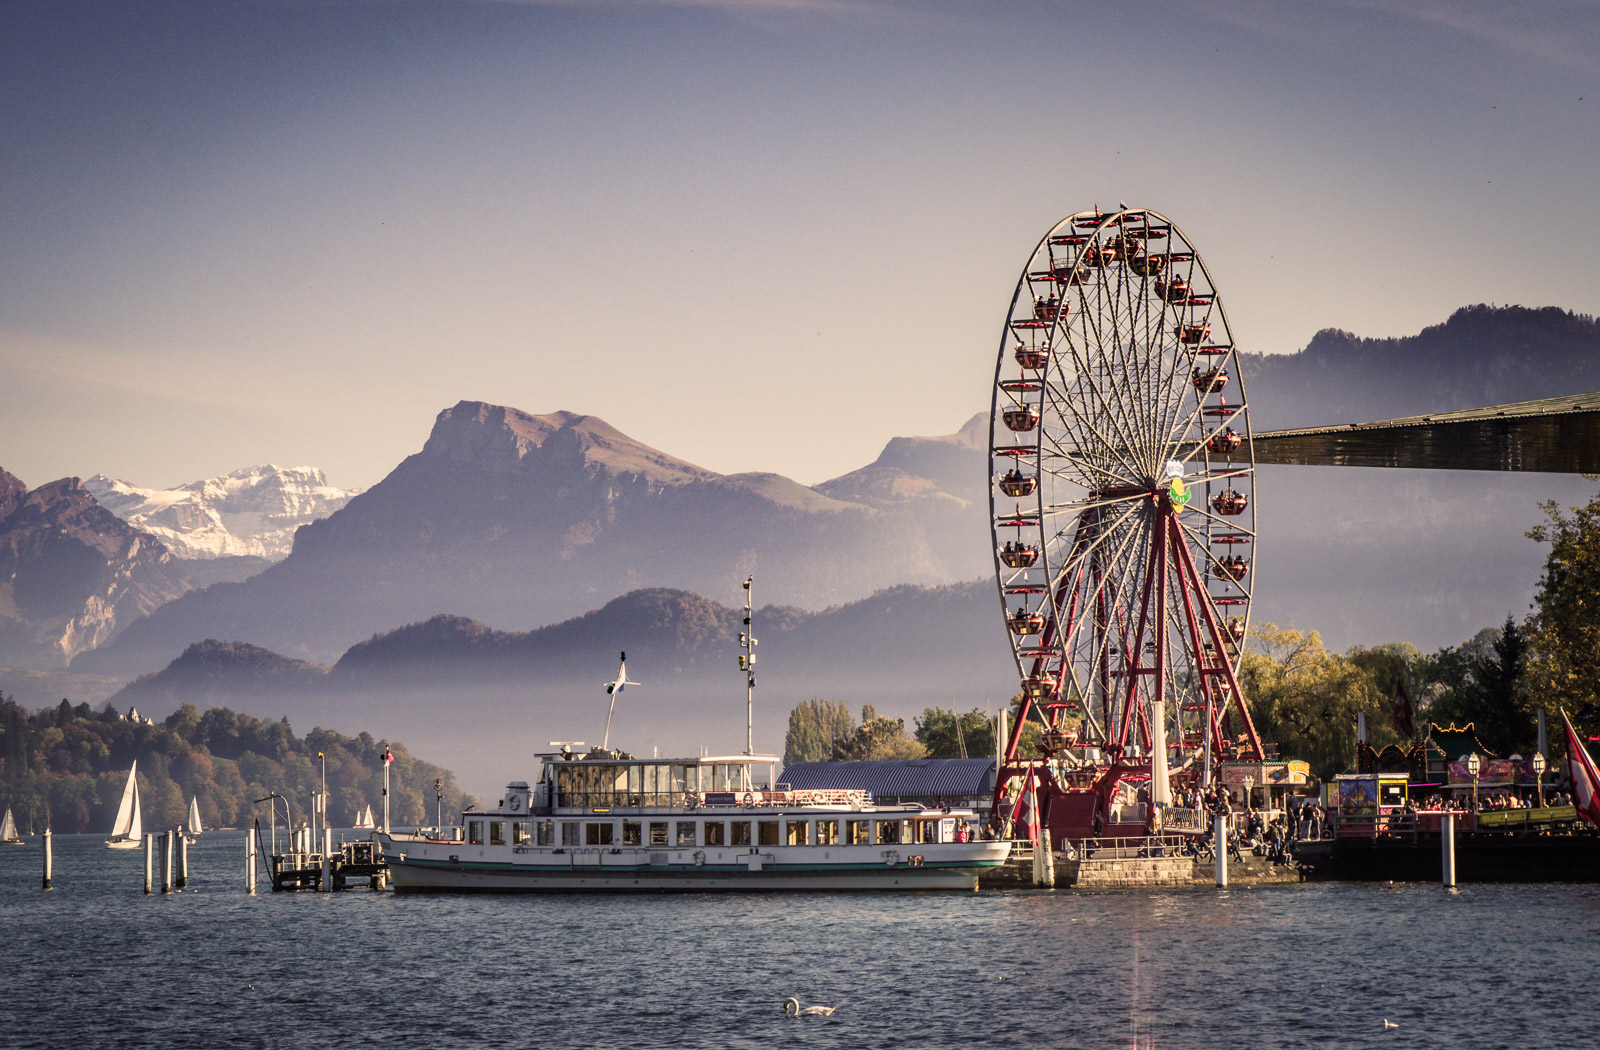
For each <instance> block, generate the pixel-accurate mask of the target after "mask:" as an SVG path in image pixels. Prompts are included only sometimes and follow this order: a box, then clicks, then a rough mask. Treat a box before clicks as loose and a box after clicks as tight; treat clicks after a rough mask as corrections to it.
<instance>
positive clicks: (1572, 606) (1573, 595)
mask: <svg viewBox="0 0 1600 1050" xmlns="http://www.w3.org/2000/svg"><path fill="white" fill-rule="evenodd" d="M1539 506H1540V509H1541V510H1543V511H1544V513H1545V516H1546V517H1547V518H1548V519H1549V520H1548V521H1546V522H1544V523H1543V524H1540V525H1536V526H1534V527H1533V528H1532V529H1530V530H1528V538H1529V539H1532V540H1536V541H1538V542H1540V543H1548V544H1550V552H1549V554H1548V555H1546V557H1545V563H1544V574H1543V575H1542V576H1541V577H1540V578H1539V588H1538V591H1537V592H1536V594H1535V595H1534V613H1533V615H1532V616H1531V617H1529V621H1528V639H1527V641H1528V647H1529V650H1530V651H1529V653H1528V656H1527V661H1526V672H1525V675H1526V685H1527V693H1528V695H1529V696H1530V697H1531V698H1532V701H1533V703H1536V704H1539V705H1541V706H1546V705H1547V706H1554V707H1560V708H1563V709H1565V710H1566V711H1567V712H1568V714H1570V715H1571V716H1572V719H1573V721H1574V722H1575V723H1578V724H1579V725H1580V727H1581V728H1582V729H1583V730H1585V731H1586V732H1589V733H1593V732H1595V731H1596V730H1600V493H1597V494H1596V495H1595V496H1594V497H1593V498H1591V499H1590V500H1589V502H1588V503H1587V504H1585V505H1584V506H1582V507H1572V508H1569V509H1570V510H1571V512H1572V513H1571V516H1570V517H1569V516H1568V515H1567V514H1566V513H1564V512H1563V511H1562V510H1561V508H1560V507H1559V506H1558V505H1557V504H1556V503H1555V502H1554V501H1553V500H1552V501H1547V502H1544V503H1541V504H1540V505H1539Z"/></svg>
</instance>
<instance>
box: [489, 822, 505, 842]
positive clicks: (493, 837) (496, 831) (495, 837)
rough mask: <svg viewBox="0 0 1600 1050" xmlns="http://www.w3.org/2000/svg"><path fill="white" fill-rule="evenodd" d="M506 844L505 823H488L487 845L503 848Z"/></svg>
mask: <svg viewBox="0 0 1600 1050" xmlns="http://www.w3.org/2000/svg"><path fill="white" fill-rule="evenodd" d="M505 844H506V822H505V821H503V820H491V821H490V822H489V845H491V846H504V845H505Z"/></svg>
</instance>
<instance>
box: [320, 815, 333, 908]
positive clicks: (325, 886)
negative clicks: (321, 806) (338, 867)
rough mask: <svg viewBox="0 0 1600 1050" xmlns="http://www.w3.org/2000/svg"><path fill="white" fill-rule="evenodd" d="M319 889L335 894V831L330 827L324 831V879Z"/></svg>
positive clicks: (321, 880)
mask: <svg viewBox="0 0 1600 1050" xmlns="http://www.w3.org/2000/svg"><path fill="white" fill-rule="evenodd" d="M317 889H319V890H321V891H322V892H323V893H332V892H333V830H332V829H331V828H328V827H324V828H323V829H322V878H321V879H320V880H319V881H318V883H317Z"/></svg>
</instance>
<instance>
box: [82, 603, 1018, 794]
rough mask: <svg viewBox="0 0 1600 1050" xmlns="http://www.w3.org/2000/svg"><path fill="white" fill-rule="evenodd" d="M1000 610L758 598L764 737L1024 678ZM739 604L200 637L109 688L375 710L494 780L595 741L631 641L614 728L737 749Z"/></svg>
mask: <svg viewBox="0 0 1600 1050" xmlns="http://www.w3.org/2000/svg"><path fill="white" fill-rule="evenodd" d="M998 609H999V600H998V598H997V596H996V594H995V590H994V586H993V584H991V583H989V582H988V581H979V582H975V583H967V584H960V585H946V586H943V587H913V586H900V587H892V588H888V589H886V590H884V591H881V592H879V593H877V594H874V595H872V596H870V597H868V598H866V599H863V600H861V601H857V602H851V603H848V604H845V605H841V606H836V607H833V608H830V609H826V610H824V611H821V612H807V611H805V610H802V609H796V608H793V607H787V606H766V607H763V608H760V609H758V610H757V611H756V613H755V615H754V621H755V622H754V624H753V630H754V633H755V634H756V637H757V639H758V642H759V644H758V645H757V647H756V655H757V662H756V673H757V689H756V700H755V716H754V717H755V724H756V741H757V746H758V749H759V748H760V747H763V746H772V742H773V741H775V740H778V739H781V737H782V733H783V727H784V725H785V724H786V723H787V719H788V712H789V710H790V708H792V707H793V706H794V705H795V704H796V703H798V702H799V701H801V700H805V699H808V698H810V697H812V696H827V697H830V698H834V699H838V700H841V701H843V702H845V703H847V704H849V705H850V706H851V707H852V708H855V707H859V706H861V705H862V704H868V703H870V704H874V705H876V706H877V707H879V708H880V709H889V708H892V709H896V710H908V711H910V712H912V713H915V712H916V711H920V710H921V709H922V708H923V707H927V706H933V705H935V704H938V705H941V706H946V707H948V706H950V705H951V703H952V702H953V701H954V700H956V699H957V698H959V699H960V700H962V701H968V703H967V706H968V707H970V706H971V705H972V704H979V705H980V706H981V704H982V703H983V702H984V701H985V700H987V701H988V702H990V703H992V704H995V705H998V704H1000V703H1003V702H1005V701H1006V700H1007V699H1008V698H1009V697H1010V694H1011V691H1012V690H1011V682H1012V677H1013V672H1012V671H1011V669H1010V665H1011V654H1010V649H1009V647H1008V646H1007V644H1006V641H1005V634H1004V632H1003V631H1002V630H998V629H991V630H974V629H973V625H974V624H984V625H988V626H990V627H994V625H995V624H996V623H998V620H997V617H998V615H999V613H998ZM743 617H744V611H743V608H742V607H740V608H732V607H729V606H725V605H722V604H720V603H718V602H715V601H712V600H710V599H707V598H705V597H703V596H701V595H698V594H694V593H691V592H688V591H683V590H679V589H668V588H648V589H642V590H638V591H632V592H629V593H628V594H625V595H623V596H621V597H619V598H616V599H613V600H612V601H610V602H607V603H606V604H605V605H604V606H602V607H601V608H599V609H596V610H594V611H592V612H589V613H585V614H584V615H582V616H578V617H574V618H572V619H569V620H565V621H563V622H560V623H556V624H552V625H550V626H546V627H541V628H537V629H535V630H532V631H521V632H519V631H500V630H495V629H493V628H491V627H488V626H486V625H484V624H482V623H480V622H478V621H476V620H471V619H468V618H466V617H461V616H452V615H439V616H434V617H430V618H429V619H427V620H424V621H420V622H417V623H413V624H410V625H407V626H405V627H401V628H398V629H396V630H392V631H387V632H384V633H382V634H379V635H375V636H373V637H371V638H369V639H367V640H365V641H363V642H360V643H358V644H356V645H354V646H351V647H350V648H349V649H348V650H347V651H346V652H344V653H343V654H342V655H341V656H340V657H339V659H338V660H337V661H336V662H334V663H333V664H331V665H328V664H320V665H319V664H313V663H309V662H306V661H301V660H295V659H291V658H287V657H284V656H281V655H279V654H277V653H273V652H270V651H268V650H266V649H263V648H261V647H258V646H253V645H247V644H242V643H236V642H221V641H205V642H200V643H196V644H194V645H191V646H189V647H188V648H187V649H186V650H185V651H184V652H183V653H182V654H180V655H179V656H178V658H177V659H175V660H174V661H172V663H170V664H169V665H167V666H166V667H165V668H163V669H162V670H161V671H159V672H156V673H153V674H148V675H144V676H142V677H140V678H139V679H137V680H136V681H134V682H132V683H130V684H129V685H128V686H127V687H125V688H124V689H123V690H121V691H120V692H119V693H117V694H116V695H114V696H112V697H111V703H113V704H114V705H116V706H117V707H118V708H119V709H122V710H125V709H126V708H127V707H128V706H130V705H131V706H137V707H138V708H139V709H140V710H145V711H164V710H169V709H172V708H174V707H176V706H177V705H178V704H179V703H183V702H191V703H198V704H200V705H202V706H205V705H210V704H220V705H225V706H230V707H235V708H242V709H245V710H257V709H268V708H270V710H272V711H274V712H276V713H278V714H279V715H286V716H288V718H289V719H290V721H291V722H293V723H296V724H299V723H305V724H317V725H323V726H328V727H331V728H340V727H342V726H345V725H350V726H354V725H357V724H365V722H366V721H370V720H375V721H372V722H371V724H375V725H379V724H381V725H383V726H384V727H385V732H387V733H389V734H391V735H393V736H395V737H396V738H398V739H402V740H407V741H411V740H426V741H427V742H428V747H429V750H430V753H433V754H436V755H437V756H438V757H439V758H440V759H442V760H443V761H444V763H445V764H446V765H447V766H449V767H450V768H452V769H455V770H458V771H470V772H469V776H470V778H471V779H470V784H471V789H472V790H474V791H481V792H484V793H489V792H491V791H492V790H493V789H495V788H497V787H499V786H500V785H501V784H503V783H505V781H506V780H509V779H512V778H516V777H525V776H526V775H527V773H528V770H527V766H526V755H527V754H528V753H529V751H530V749H532V748H542V747H545V746H546V745H547V744H548V743H549V741H551V740H584V741H587V742H589V743H598V742H599V736H600V733H601V732H602V730H603V728H604V725H605V718H606V712H607V703H608V698H607V695H606V693H605V691H604V690H603V689H602V687H601V679H602V678H603V677H605V675H604V673H603V672H604V670H606V669H608V668H609V667H612V666H614V661H615V660H616V654H617V652H618V651H619V650H622V649H624V648H626V650H627V653H628V669H629V675H630V677H632V678H634V679H637V680H638V683H640V684H636V685H632V686H629V687H628V688H627V689H625V690H624V691H623V693H622V694H621V695H620V696H619V697H618V700H617V709H616V718H615V723H614V725H613V727H612V736H611V739H612V742H613V743H620V745H621V746H623V747H626V748H629V749H631V750H634V751H640V750H642V749H645V748H651V747H655V748H660V749H661V751H662V753H663V754H665V753H668V752H670V753H673V754H697V753H698V749H699V748H700V747H701V746H710V747H712V748H714V749H718V750H723V751H735V752H737V751H742V750H744V745H745V740H744V732H743V728H744V711H743V707H744V701H745V688H744V675H743V673H742V672H741V671H739V669H738V666H737V660H736V658H737V654H738V653H739V648H738V643H737V637H738V634H739V633H740V632H741V631H744V630H745V629H746V628H745V626H744V623H743ZM933 682H937V683H938V690H939V691H938V692H932V691H931V690H930V683H933ZM466 782H467V781H464V783H466Z"/></svg>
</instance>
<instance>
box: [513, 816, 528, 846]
mask: <svg viewBox="0 0 1600 1050" xmlns="http://www.w3.org/2000/svg"><path fill="white" fill-rule="evenodd" d="M527 841H528V823H527V821H525V820H514V821H512V822H511V844H512V845H513V846H520V845H522V844H523V843H525V842H527Z"/></svg>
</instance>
